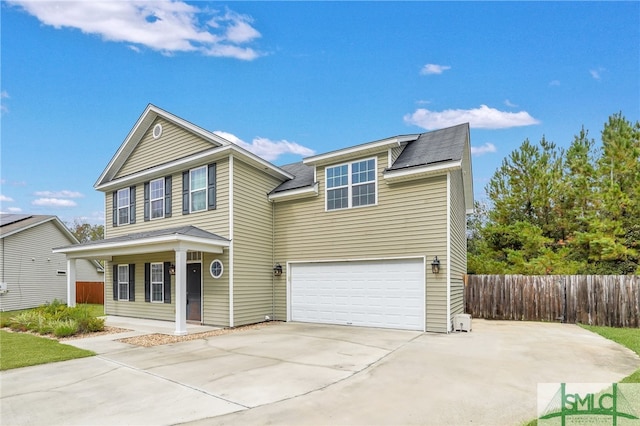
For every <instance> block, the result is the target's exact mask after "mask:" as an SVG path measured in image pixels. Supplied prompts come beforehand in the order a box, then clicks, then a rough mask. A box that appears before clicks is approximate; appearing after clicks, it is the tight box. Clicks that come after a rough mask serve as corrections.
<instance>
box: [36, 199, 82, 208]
mask: <svg viewBox="0 0 640 426" xmlns="http://www.w3.org/2000/svg"><path fill="white" fill-rule="evenodd" d="M31 204H32V205H34V206H44V207H76V206H77V205H78V204H77V203H76V202H75V201H71V200H67V199H62V198H38V199H37V200H33V201H32V202H31Z"/></svg>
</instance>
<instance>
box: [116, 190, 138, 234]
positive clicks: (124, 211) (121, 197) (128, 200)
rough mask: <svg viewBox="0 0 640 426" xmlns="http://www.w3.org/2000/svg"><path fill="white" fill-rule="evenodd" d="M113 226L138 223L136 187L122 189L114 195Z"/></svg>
mask: <svg viewBox="0 0 640 426" xmlns="http://www.w3.org/2000/svg"><path fill="white" fill-rule="evenodd" d="M112 202H113V210H112V213H111V214H112V216H113V220H112V223H113V226H120V225H127V224H129V223H136V187H135V186H131V187H129V188H122V189H119V190H117V191H115V192H114V193H113V201H112Z"/></svg>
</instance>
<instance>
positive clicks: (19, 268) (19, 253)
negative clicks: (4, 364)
mask: <svg viewBox="0 0 640 426" xmlns="http://www.w3.org/2000/svg"><path fill="white" fill-rule="evenodd" d="M2 244H3V247H2V249H3V250H2V253H1V254H0V255H1V256H3V258H2V259H1V260H0V264H2V267H3V269H2V273H1V276H2V281H3V282H6V283H7V285H8V289H9V292H8V293H6V294H3V295H0V310H1V311H13V310H16V309H27V308H32V307H35V306H39V305H42V304H44V303H47V302H52V301H53V300H54V299H58V300H62V301H64V302H65V303H66V302H67V276H66V273H65V274H62V275H58V273H57V271H58V270H61V271H65V272H66V270H67V260H66V256H65V255H64V254H60V253H52V252H51V250H52V249H53V248H54V247H62V246H67V245H69V244H72V242H71V241H70V240H69V238H68V237H67V236H66V235H64V234H63V233H62V231H61V230H60V229H59V228H58V227H57V226H56V225H55V224H54V223H53V222H52V221H48V222H45V223H42V224H40V225H37V226H34V227H32V228H28V229H25V230H23V231H20V232H18V233H16V234H13V235H9V236H7V237H5V238H3V239H2ZM94 265H95V264H94V263H93V262H91V261H89V260H82V259H79V260H77V261H76V266H77V267H78V271H77V274H76V279H77V280H78V281H102V274H99V273H98V272H97V271H96V268H95V266H94Z"/></svg>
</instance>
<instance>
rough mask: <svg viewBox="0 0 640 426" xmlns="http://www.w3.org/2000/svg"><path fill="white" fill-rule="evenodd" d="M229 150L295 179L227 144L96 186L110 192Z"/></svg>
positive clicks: (274, 174)
mask: <svg viewBox="0 0 640 426" xmlns="http://www.w3.org/2000/svg"><path fill="white" fill-rule="evenodd" d="M229 152H235V153H238V154H240V157H241V158H243V159H244V160H245V161H249V162H253V163H254V165H256V164H257V165H260V166H261V168H262V169H263V170H264V171H266V172H268V173H269V174H271V175H273V176H277V177H280V178H281V179H283V180H284V179H293V177H294V176H293V175H291V174H290V173H287V172H285V171H284V170H282V169H280V168H279V167H276V166H274V165H273V164H271V163H269V162H268V161H266V160H263V159H262V158H260V157H258V156H256V155H255V154H251V153H250V152H248V151H245V150H243V149H242V148H240V147H238V146H237V145H226V146H221V147H217V148H212V149H209V150H206V151H202V152H199V153H197V154H194V155H191V156H189V157H184V158H180V159H178V160H176V161H172V162H170V163H166V164H162V165H160V166H156V167H153V168H150V169H146V170H143V171H141V172H138V173H133V174H131V175H129V176H124V177H121V178H119V179H116V180H112V181H109V182H107V183H104V184H102V185H98V186H96V187H95V189H97V190H98V191H103V192H108V191H109V190H110V189H115V188H120V187H122V186H125V185H127V184H133V183H137V182H142V181H146V180H149V179H151V178H152V177H157V176H162V175H166V174H168V173H174V172H178V171H181V170H184V169H186V168H188V167H190V166H192V165H193V166H195V165H197V164H199V163H201V162H202V161H205V160H213V159H216V158H221V157H223V156H225V155H227V154H228V153H229Z"/></svg>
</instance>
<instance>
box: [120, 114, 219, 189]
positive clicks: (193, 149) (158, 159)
mask: <svg viewBox="0 0 640 426" xmlns="http://www.w3.org/2000/svg"><path fill="white" fill-rule="evenodd" d="M158 123H159V124H161V125H162V135H161V136H160V137H159V138H158V139H154V138H153V128H154V127H155V125H156V124H158ZM214 147H215V145H213V144H212V143H211V142H208V141H205V140H203V139H201V138H199V137H198V136H196V135H194V134H193V133H191V132H188V131H185V130H184V129H183V128H181V127H179V126H176V125H175V124H173V123H171V122H168V121H166V120H164V119H163V118H160V117H158V118H156V120H155V121H154V122H153V124H152V125H151V126H150V127H149V129H148V130H147V132H146V133H145V135H144V136H143V137H142V139H141V140H140V142H139V143H138V145H137V146H136V147H135V148H134V149H133V152H132V153H131V155H129V157H128V158H127V160H126V161H125V163H124V164H123V165H122V167H121V168H120V170H118V173H117V174H116V176H115V178H114V179H118V178H121V177H123V176H128V175H130V174H133V173H136V172H139V171H141V170H146V169H148V168H149V166H150V165H154V166H155V165H158V164H164V163H168V162H171V161H174V160H177V159H179V158H184V157H187V156H189V155H191V154H195V153H198V152H200V151H204V150H206V149H211V148H214Z"/></svg>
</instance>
